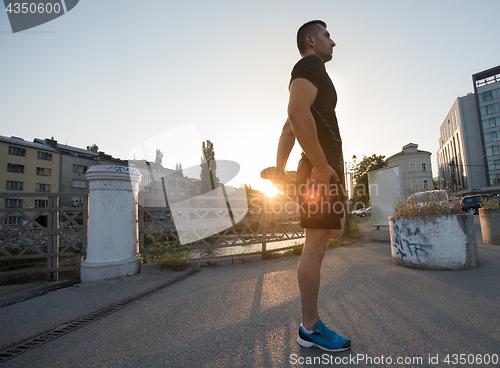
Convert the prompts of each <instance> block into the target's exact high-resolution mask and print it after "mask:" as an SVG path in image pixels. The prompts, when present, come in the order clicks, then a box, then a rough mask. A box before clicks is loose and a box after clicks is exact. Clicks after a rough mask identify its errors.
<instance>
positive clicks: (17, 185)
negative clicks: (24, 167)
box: [6, 181, 24, 190]
mask: <svg viewBox="0 0 500 368" xmlns="http://www.w3.org/2000/svg"><path fill="white" fill-rule="evenodd" d="M23 185H24V183H23V182H22V181H7V186H6V189H11V190H23Z"/></svg>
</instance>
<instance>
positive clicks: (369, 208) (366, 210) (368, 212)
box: [356, 207, 372, 217]
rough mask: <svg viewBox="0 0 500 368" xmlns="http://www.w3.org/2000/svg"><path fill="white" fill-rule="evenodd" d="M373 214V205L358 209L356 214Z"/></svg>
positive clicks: (360, 215)
mask: <svg viewBox="0 0 500 368" xmlns="http://www.w3.org/2000/svg"><path fill="white" fill-rule="evenodd" d="M371 214H372V208H371V207H368V208H362V209H360V210H358V211H356V215H358V216H359V217H365V216H370V215H371Z"/></svg>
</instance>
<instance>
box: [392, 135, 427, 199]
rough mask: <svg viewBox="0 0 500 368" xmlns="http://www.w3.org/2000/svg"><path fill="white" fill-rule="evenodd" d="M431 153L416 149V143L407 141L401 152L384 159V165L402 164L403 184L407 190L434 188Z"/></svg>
mask: <svg viewBox="0 0 500 368" xmlns="http://www.w3.org/2000/svg"><path fill="white" fill-rule="evenodd" d="M431 155H432V154H431V153H430V152H428V151H421V150H419V149H418V144H415V143H408V144H407V145H406V146H404V147H403V149H402V150H401V152H398V153H396V154H395V155H393V156H391V157H389V158H387V159H386V167H390V166H398V165H403V171H404V184H405V189H406V190H407V191H417V190H430V189H434V185H433V181H432V168H431Z"/></svg>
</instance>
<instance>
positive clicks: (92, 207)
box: [81, 165, 142, 282]
mask: <svg viewBox="0 0 500 368" xmlns="http://www.w3.org/2000/svg"><path fill="white" fill-rule="evenodd" d="M86 174H87V181H88V182H89V227H88V242H87V244H88V245H87V259H86V260H85V262H83V263H82V268H81V278H82V281H83V282H85V281H99V280H105V279H110V278H114V277H119V276H126V275H134V274H136V273H138V272H139V267H140V265H139V258H138V257H137V253H138V249H139V231H138V222H137V220H138V217H137V216H138V214H137V195H138V192H139V183H140V181H141V178H142V175H141V174H140V173H139V171H138V170H137V169H134V168H129V167H125V166H113V165H100V166H92V167H91V168H90V169H89V170H88V171H87V173H86Z"/></svg>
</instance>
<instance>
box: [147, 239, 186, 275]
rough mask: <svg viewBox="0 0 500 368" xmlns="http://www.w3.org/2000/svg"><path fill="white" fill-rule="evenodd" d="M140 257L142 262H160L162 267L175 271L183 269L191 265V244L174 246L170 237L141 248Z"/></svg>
mask: <svg viewBox="0 0 500 368" xmlns="http://www.w3.org/2000/svg"><path fill="white" fill-rule="evenodd" d="M138 257H139V258H140V259H141V263H159V264H161V266H162V268H163V267H165V268H169V269H171V270H173V271H182V270H185V269H186V268H188V267H189V260H190V259H191V246H190V245H188V246H178V247H175V248H172V246H171V245H170V242H169V241H168V239H166V240H165V241H161V242H156V243H152V244H151V246H150V247H149V249H147V250H146V249H140V251H139V254H138Z"/></svg>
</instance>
